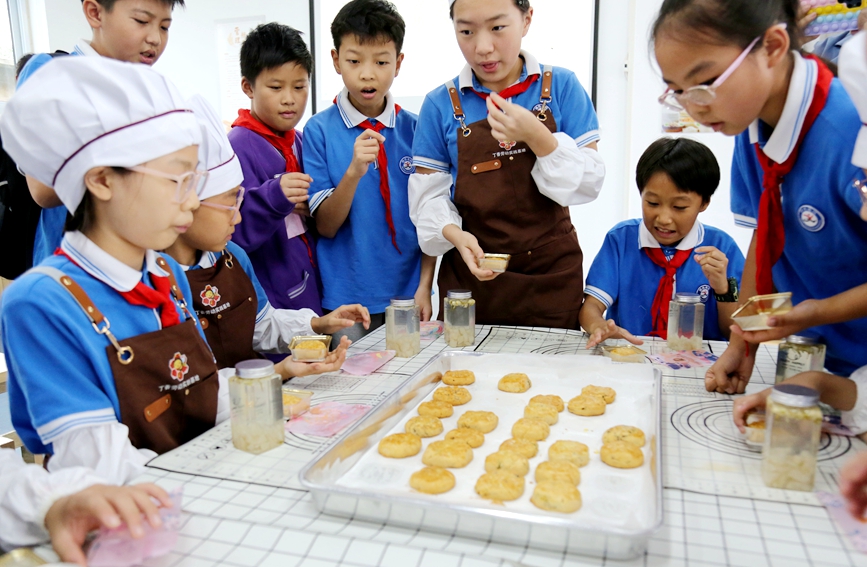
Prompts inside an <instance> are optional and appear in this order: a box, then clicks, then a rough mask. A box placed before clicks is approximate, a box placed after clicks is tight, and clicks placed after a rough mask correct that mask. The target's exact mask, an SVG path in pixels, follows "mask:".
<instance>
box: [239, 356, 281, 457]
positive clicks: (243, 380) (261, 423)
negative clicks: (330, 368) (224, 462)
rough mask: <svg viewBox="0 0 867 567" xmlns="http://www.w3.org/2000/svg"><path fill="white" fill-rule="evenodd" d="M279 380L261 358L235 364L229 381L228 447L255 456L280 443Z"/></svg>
mask: <svg viewBox="0 0 867 567" xmlns="http://www.w3.org/2000/svg"><path fill="white" fill-rule="evenodd" d="M282 383H283V381H282V380H281V378H280V375H279V374H277V373H276V372H274V364H273V363H272V362H271V361H268V360H264V359H256V360H245V361H243V362H239V363H238V364H237V365H235V376H232V377H231V378H229V400H230V403H231V406H230V409H231V419H232V444H233V445H234V446H235V448H236V449H240V450H241V451H246V452H248V453H253V454H256V455H258V454H259V453H264V452H265V451H270V450H271V449H274V448H275V447H279V446H280V445H282V444H283V437H284V434H283V396H282V395H281V392H280V386H281V385H282Z"/></svg>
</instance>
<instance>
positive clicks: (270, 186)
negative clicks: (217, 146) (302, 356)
mask: <svg viewBox="0 0 867 567" xmlns="http://www.w3.org/2000/svg"><path fill="white" fill-rule="evenodd" d="M229 141H230V142H231V143H232V148H233V149H234V150H235V153H236V154H238V158H239V159H240V160H241V169H242V170H243V172H244V182H243V184H242V187H244V189H245V190H246V192H245V193H244V203H243V204H242V205H241V215H242V219H241V222H240V224H238V226H236V227H235V234H234V236H232V241H233V242H235V243H236V244H238V245H239V246H240V247H241V248H243V249H244V251H245V252H247V255H248V256H250V261H251V262H252V263H253V269H254V270H255V272H256V276H257V277H258V278H259V282H260V283H261V284H262V287H263V288H264V289H265V294H266V295H267V296H268V300H269V301H270V302H271V305H273V306H274V307H275V308H276V309H301V308H304V307H306V308H308V309H312V310H314V311H315V312H316V313H317V314H319V315H321V314H322V299H321V287H320V286H321V284H320V282H319V273H318V272H317V270H316V268H315V267H314V266H313V264H312V263H311V261H310V257H309V255H308V252H307V245H306V244H305V243H304V240H303V239H302V238H301V237H300V236H296V237H295V238H291V239H290V238H288V237H287V236H286V223H285V218H286V216H287V215H289V214H290V213H291V212H292V210H293V209H294V208H295V205H293V204H292V203H291V202H289V199H287V198H286V196H285V195H284V194H283V190H282V189H281V188H280V179H279V178H276V179H275V177H274V176H275V175H280V174H282V173H285V171H286V160H285V159H284V158H283V156H282V155H281V154H280V152H278V151H277V149H276V148H274V146H272V145H271V144H270V142H268V140H266V139H265V138H263V137H262V136H260V135H259V134H256V133H255V132H252V131H251V130H248V129H247V128H244V127H240V126H238V127H235V128H232V130H231V131H230V132H229ZM295 148H296V152H295V153H296V156H297V157H298V163H301V152H300V148H301V133H300V132H298V133H297V135H296V138H295ZM306 236H307V238H308V241H309V242H310V245H311V247H312V249H313V250H315V243H314V242H313V237H312V235H311V234H310V232H309V231H308V232H307V233H306ZM314 257H315V256H314Z"/></svg>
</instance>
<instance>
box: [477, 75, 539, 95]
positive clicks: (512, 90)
mask: <svg viewBox="0 0 867 567" xmlns="http://www.w3.org/2000/svg"><path fill="white" fill-rule="evenodd" d="M538 80H539V75H528V76H527V78H526V79H524V80H523V81H521V82H520V83H515V84H514V85H512V86H511V87H508V88H506V89H504V90H502V91H500V92H499V93H497V94H498V95H500V96H501V97H503V98H504V99H506V100H508V99H510V98H512V97H513V96H517V95H519V94H522V93H525V92H527V90H528V89H529V88H530V85H532V84H533V83H535V82H536V81H538ZM473 92H474V93H476V95H477V96H479V97H480V98H481V99H482V100H488V97H489V96H490V94H489V93H480V92H479V91H477V90H476V89H473Z"/></svg>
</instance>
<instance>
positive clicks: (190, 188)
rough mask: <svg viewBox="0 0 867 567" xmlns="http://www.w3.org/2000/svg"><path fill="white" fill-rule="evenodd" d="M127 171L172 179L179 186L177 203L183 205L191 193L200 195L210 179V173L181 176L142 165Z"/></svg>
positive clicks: (194, 172) (176, 196)
mask: <svg viewBox="0 0 867 567" xmlns="http://www.w3.org/2000/svg"><path fill="white" fill-rule="evenodd" d="M126 169H128V170H130V171H135V172H137V173H143V174H144V175H152V176H153V177H161V178H163V179H170V180H172V181H174V182H175V183H177V184H178V186H177V191H176V193H175V202H176V203H183V202H184V201H186V200H187V199H188V198H189V197H190V193H196V194H198V193H199V191H201V190H202V188H204V186H205V181H206V180H207V179H208V172H207V171H200V170H196V171H187V172H186V173H182V174H181V175H174V174H172V173H166V172H165V171H160V170H158V169H151V168H149V167H144V166H142V165H134V166H132V167H127V168H126Z"/></svg>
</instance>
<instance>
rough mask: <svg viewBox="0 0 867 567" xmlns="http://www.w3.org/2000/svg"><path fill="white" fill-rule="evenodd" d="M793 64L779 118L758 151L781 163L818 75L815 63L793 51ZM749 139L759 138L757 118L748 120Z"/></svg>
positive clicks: (796, 134)
mask: <svg viewBox="0 0 867 567" xmlns="http://www.w3.org/2000/svg"><path fill="white" fill-rule="evenodd" d="M792 56H793V57H794V58H795V66H794V69H792V79H791V80H790V81H789V94H788V95H787V96H786V104H785V105H784V106H783V113H782V114H781V115H780V121H779V122H778V123H777V126H776V127H775V128H774V131H773V132H772V133H771V136H770V137H769V138H768V140H767V142H766V143H765V145H764V147H763V148H762V151H763V152H764V153H765V155H766V156H768V157H769V158H771V159H772V160H774V161H775V162H777V163H783V162H784V161H786V160H787V159H789V156H790V155H791V154H792V152H793V151H794V149H795V145H796V144H797V143H798V137H800V135H801V128H803V127H804V121H805V120H806V119H807V111H808V110H809V109H810V104H812V102H813V92H814V91H815V90H816V81H818V79H819V66H818V65H817V64H816V62H815V61H811V60H808V59H804V58H803V57H801V55H800V54H799V53H797V52H793V53H792ZM749 131H750V143H751V144H755V143H757V142H760V141H762V140H761V136H760V132H759V120H756V121H755V122H753V123H752V124H750V130H749Z"/></svg>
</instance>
